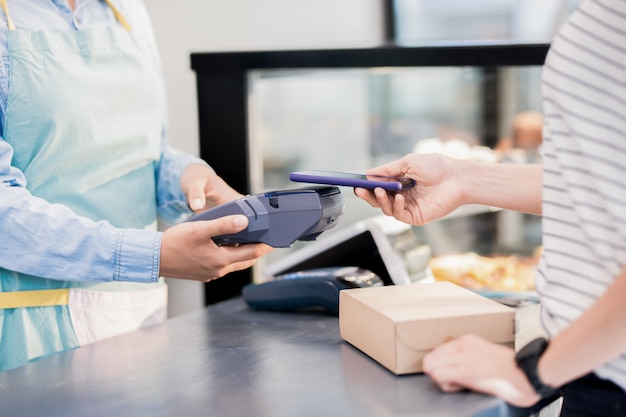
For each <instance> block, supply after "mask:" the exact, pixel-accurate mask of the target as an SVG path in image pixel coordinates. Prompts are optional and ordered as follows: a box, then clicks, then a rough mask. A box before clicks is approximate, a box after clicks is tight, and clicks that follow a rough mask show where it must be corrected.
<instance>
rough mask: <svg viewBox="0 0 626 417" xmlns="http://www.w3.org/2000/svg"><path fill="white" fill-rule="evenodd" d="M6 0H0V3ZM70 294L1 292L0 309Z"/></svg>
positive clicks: (53, 302)
mask: <svg viewBox="0 0 626 417" xmlns="http://www.w3.org/2000/svg"><path fill="white" fill-rule="evenodd" d="M4 1H6V0H0V3H1V2H4ZM69 294H70V290H69V288H59V289H56V290H33V291H12V292H0V309H6V308H23V307H50V306H62V305H67V303H68V302H69Z"/></svg>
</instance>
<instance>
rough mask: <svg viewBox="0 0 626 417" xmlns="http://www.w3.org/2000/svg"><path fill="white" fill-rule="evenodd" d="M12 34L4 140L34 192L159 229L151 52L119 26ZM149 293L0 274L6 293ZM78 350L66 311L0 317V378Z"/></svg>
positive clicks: (158, 120)
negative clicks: (70, 290) (76, 290)
mask: <svg viewBox="0 0 626 417" xmlns="http://www.w3.org/2000/svg"><path fill="white" fill-rule="evenodd" d="M107 3H108V2H107ZM109 6H111V5H110V4H109ZM111 8H112V9H113V10H114V13H115V14H116V17H117V18H118V21H119V22H120V24H121V25H123V24H125V22H124V21H123V18H121V17H120V16H119V15H118V12H117V10H115V9H114V8H113V7H112V6H111ZM6 14H7V18H8V21H9V24H10V25H9V26H10V27H11V26H12V22H11V21H10V14H9V13H8V11H6ZM120 19H121V20H120ZM8 35H9V36H8V43H9V59H10V63H11V66H10V71H11V74H10V87H9V96H8V103H7V116H6V124H5V130H4V132H3V134H4V139H5V140H6V141H7V142H8V143H9V144H11V146H12V147H13V149H14V151H15V153H14V159H13V165H15V166H16V167H17V168H19V169H20V170H22V171H23V172H24V174H25V176H26V179H27V184H28V185H27V188H28V189H29V190H30V192H31V193H32V194H33V195H34V196H37V197H41V198H43V199H45V200H47V201H49V202H52V203H60V204H64V205H66V206H68V207H69V208H71V209H72V210H73V211H74V212H75V213H77V214H78V215H81V216H86V217H88V218H90V219H92V220H95V221H99V220H107V221H109V222H111V223H112V224H113V225H114V226H117V227H123V228H154V227H156V217H157V213H156V195H155V190H156V187H155V171H154V169H155V164H156V161H157V160H158V158H159V155H160V141H161V133H162V127H163V120H164V114H165V96H164V88H163V87H164V86H163V83H162V79H161V77H160V73H159V70H158V66H157V65H156V63H155V62H154V59H153V58H152V57H151V55H150V52H149V50H148V48H147V47H146V46H145V45H142V43H141V42H140V40H139V39H136V38H135V37H133V34H132V32H131V31H130V30H125V29H123V28H122V27H118V26H116V27H112V28H105V29H90V30H79V31H71V32H62V33H57V32H45V31H39V32H28V31H24V30H20V29H19V27H18V28H16V29H15V30H10V32H9V34H8ZM67 233H72V231H71V230H68V231H67ZM25 250H27V249H26V248H25ZM84 278H85V281H89V277H84ZM150 285H155V284H137V283H121V282H111V283H104V284H95V285H92V284H89V283H88V282H84V283H78V284H77V283H71V282H65V281H56V280H48V279H43V278H38V277H33V276H27V275H24V274H18V273H15V272H12V271H7V270H3V269H0V292H15V291H28V290H42V289H54V288H67V287H77V286H78V287H82V288H88V289H94V290H97V291H107V292H120V293H124V295H125V297H128V293H129V292H131V291H135V292H140V290H143V289H146V288H149V287H150ZM156 285H163V283H162V282H161V283H160V284H156ZM91 309H92V310H97V309H98V306H91ZM76 314H80V312H74V311H73V312H72V316H75V315H76ZM78 346H79V342H78V340H77V337H76V334H75V331H74V327H73V324H72V320H71V318H70V312H69V308H68V306H67V305H60V306H52V307H28V308H8V309H0V371H1V370H7V369H11V368H15V367H17V366H21V365H23V364H25V363H28V362H29V361H32V360H35V359H37V358H41V357H43V356H47V355H50V354H53V353H57V352H61V351H65V350H69V349H73V348H76V347H78Z"/></svg>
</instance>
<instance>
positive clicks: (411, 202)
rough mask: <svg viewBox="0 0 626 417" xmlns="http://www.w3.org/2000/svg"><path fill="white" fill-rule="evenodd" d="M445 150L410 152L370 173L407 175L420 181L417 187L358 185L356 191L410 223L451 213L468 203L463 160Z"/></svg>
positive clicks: (389, 212)
mask: <svg viewBox="0 0 626 417" xmlns="http://www.w3.org/2000/svg"><path fill="white" fill-rule="evenodd" d="M462 163H463V161H460V160H455V159H452V158H449V157H446V156H444V155H441V154H409V155H406V156H404V157H403V158H400V159H398V160H396V161H394V162H391V163H389V164H386V165H382V166H380V167H377V168H374V169H371V170H369V171H367V174H371V175H387V176H403V177H409V178H412V179H414V180H415V181H416V184H415V186H414V187H413V188H411V189H409V190H405V191H400V192H387V191H385V190H383V189H382V188H376V189H375V190H373V191H371V190H366V189H364V188H356V189H355V191H354V192H355V194H356V195H357V196H358V197H360V198H362V199H364V200H365V201H367V202H368V203H369V204H370V205H372V206H373V207H379V208H381V209H382V211H383V213H385V214H386V215H388V216H393V217H395V218H396V219H398V220H400V221H403V222H405V223H408V224H412V225H416V226H420V225H423V224H426V223H428V222H431V221H433V220H436V219H438V218H441V217H443V216H445V215H446V214H449V213H450V212H452V211H453V210H455V209H456V208H458V207H459V206H461V205H462V204H464V203H465V202H464V196H463V190H462V187H461V185H460V183H459V178H460V177H459V173H460V172H461V171H460V168H459V167H458V165H459V164H462Z"/></svg>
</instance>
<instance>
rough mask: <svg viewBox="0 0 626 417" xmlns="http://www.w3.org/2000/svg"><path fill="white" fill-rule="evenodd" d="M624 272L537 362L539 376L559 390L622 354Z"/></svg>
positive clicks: (625, 314) (625, 316)
mask: <svg viewBox="0 0 626 417" xmlns="http://www.w3.org/2000/svg"><path fill="white" fill-rule="evenodd" d="M625 294H626V269H624V270H622V272H621V273H620V275H619V276H618V277H617V278H616V280H615V282H614V283H613V284H612V285H611V286H610V287H609V288H608V289H607V291H606V293H605V294H604V295H602V296H601V297H600V298H599V299H598V300H597V301H596V303H595V304H594V305H593V306H592V307H591V308H590V309H589V310H587V311H586V312H585V313H583V315H582V316H581V317H580V318H579V319H577V320H576V321H575V322H573V323H572V324H571V325H570V326H569V327H568V328H566V329H565V330H563V331H562V332H561V333H560V334H559V335H558V336H556V337H555V338H554V339H553V340H552V341H551V342H550V346H549V347H548V349H547V350H546V352H545V353H544V355H543V356H542V357H541V360H540V361H539V376H540V378H541V380H542V381H543V382H544V383H545V384H547V385H550V386H554V387H558V386H561V385H563V384H565V383H567V382H569V381H571V380H573V379H575V378H577V377H580V376H582V375H585V374H587V373H589V372H591V371H593V370H594V369H596V368H597V367H599V366H600V365H602V364H604V363H606V362H608V361H610V360H611V359H613V358H615V357H617V356H619V355H620V354H622V353H624V352H626V332H624V322H626V303H625V302H624V298H625Z"/></svg>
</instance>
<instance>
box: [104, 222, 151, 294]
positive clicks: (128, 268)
mask: <svg viewBox="0 0 626 417" xmlns="http://www.w3.org/2000/svg"><path fill="white" fill-rule="evenodd" d="M162 237H163V233H162V232H155V231H152V230H140V229H122V230H120V233H119V235H118V238H117V240H116V245H115V257H114V264H113V280H114V281H131V282H146V283H148V282H157V281H158V280H159V267H160V265H159V260H160V256H161V238H162Z"/></svg>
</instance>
